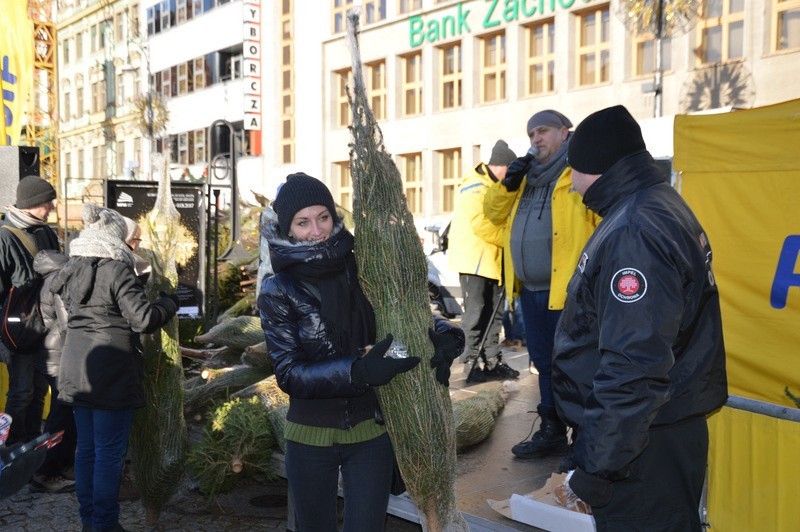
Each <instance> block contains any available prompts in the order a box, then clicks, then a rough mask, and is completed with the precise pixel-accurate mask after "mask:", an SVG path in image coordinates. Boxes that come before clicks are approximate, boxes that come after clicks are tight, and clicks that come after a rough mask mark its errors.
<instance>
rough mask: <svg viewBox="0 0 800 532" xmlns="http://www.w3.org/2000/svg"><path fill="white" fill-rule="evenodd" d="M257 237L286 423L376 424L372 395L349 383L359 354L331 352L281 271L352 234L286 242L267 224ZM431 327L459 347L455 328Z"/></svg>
mask: <svg viewBox="0 0 800 532" xmlns="http://www.w3.org/2000/svg"><path fill="white" fill-rule="evenodd" d="M262 233H263V236H264V237H266V238H267V241H268V242H269V246H270V260H271V262H272V267H273V269H274V271H276V272H278V273H276V274H275V275H273V276H272V277H267V278H265V279H264V281H263V282H262V285H261V290H260V292H259V296H258V308H259V311H260V314H261V327H262V328H263V329H264V336H265V337H266V341H267V347H268V348H269V354H270V358H271V359H272V364H273V367H274V368H275V377H276V379H277V381H278V386H280V388H281V390H283V391H284V392H286V393H287V394H288V395H289V397H290V405H289V412H288V415H287V418H288V419H289V421H292V422H295V423H300V424H303V425H310V426H315V427H333V428H338V429H348V428H352V427H354V426H355V425H357V424H358V423H360V422H362V421H366V420H367V419H378V420H379V419H380V416H381V414H380V409H379V406H378V401H377V396H376V395H375V391H374V390H373V389H372V388H370V387H366V388H364V387H359V386H356V385H355V384H353V382H352V380H351V369H352V366H353V362H354V361H355V359H356V358H357V357H358V356H359V354H358V353H355V352H354V353H341V352H337V350H336V348H335V347H334V341H333V339H332V337H331V330H330V328H329V327H328V326H327V325H326V323H325V320H324V319H323V318H322V315H321V310H320V302H319V300H318V299H317V296H316V295H315V294H313V293H312V290H313V289H312V288H310V287H308V286H304V285H303V284H301V283H300V282H299V281H297V280H296V279H295V278H293V277H292V276H291V275H289V274H288V273H286V272H285V271H284V270H285V269H286V268H287V267H288V266H290V265H291V264H295V263H298V262H308V261H313V260H314V259H315V258H323V257H324V256H325V254H326V253H329V252H331V250H332V249H335V248H336V247H338V246H339V245H344V243H345V241H346V240H348V239H349V240H350V242H352V238H353V237H352V235H351V234H350V233H349V232H347V231H346V230H345V229H344V228H343V227H342V226H341V223H340V224H338V225H337V226H336V227H335V228H334V231H333V233H332V235H331V236H330V238H329V239H328V240H327V241H326V242H324V243H323V244H322V245H308V244H304V243H292V242H289V241H287V240H285V239H283V238H281V237H280V236H279V235H278V230H277V225H276V224H275V222H267V224H266V225H265V226H263V227H262ZM435 328H436V331H437V332H448V331H452V333H453V334H455V335H456V337H457V338H458V341H459V342H460V345H461V346H462V347H463V333H461V331H460V329H458V328H457V327H455V326H454V325H451V324H450V323H448V322H447V321H446V320H436V325H435ZM371 340H372V341H374V338H373V339H371Z"/></svg>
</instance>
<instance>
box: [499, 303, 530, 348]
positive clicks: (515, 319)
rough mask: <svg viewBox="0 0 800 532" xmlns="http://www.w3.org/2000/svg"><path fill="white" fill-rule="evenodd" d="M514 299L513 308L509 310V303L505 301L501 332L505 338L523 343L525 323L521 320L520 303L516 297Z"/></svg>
mask: <svg viewBox="0 0 800 532" xmlns="http://www.w3.org/2000/svg"><path fill="white" fill-rule="evenodd" d="M514 299H515V304H514V310H511V308H510V307H511V305H509V304H508V302H506V310H505V311H504V312H503V332H504V334H505V336H506V338H505V339H506V340H519V341H521V342H522V343H523V344H524V343H525V323H524V321H523V320H522V304H520V302H519V298H518V297H516V298H514Z"/></svg>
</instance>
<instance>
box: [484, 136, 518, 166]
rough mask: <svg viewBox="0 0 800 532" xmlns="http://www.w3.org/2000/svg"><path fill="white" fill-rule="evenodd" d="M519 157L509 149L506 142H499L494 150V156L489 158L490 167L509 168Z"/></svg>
mask: <svg viewBox="0 0 800 532" xmlns="http://www.w3.org/2000/svg"><path fill="white" fill-rule="evenodd" d="M516 158H517V156H516V155H514V152H513V151H511V148H509V147H508V144H507V143H506V141H504V140H498V141H497V142H496V143H495V144H494V148H492V156H491V157H489V166H508V165H509V164H511V161H513V160H514V159H516Z"/></svg>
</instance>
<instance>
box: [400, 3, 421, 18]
mask: <svg viewBox="0 0 800 532" xmlns="http://www.w3.org/2000/svg"><path fill="white" fill-rule="evenodd" d="M417 9H422V0H400V1H399V3H398V4H397V13H398V14H399V15H404V14H406V13H408V12H409V11H416V10H417Z"/></svg>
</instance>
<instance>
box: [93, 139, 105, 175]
mask: <svg viewBox="0 0 800 532" xmlns="http://www.w3.org/2000/svg"><path fill="white" fill-rule="evenodd" d="M104 155H105V146H94V147H93V148H92V178H93V179H102V178H103V177H105V174H106V173H105V161H104V159H105V156H104Z"/></svg>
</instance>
